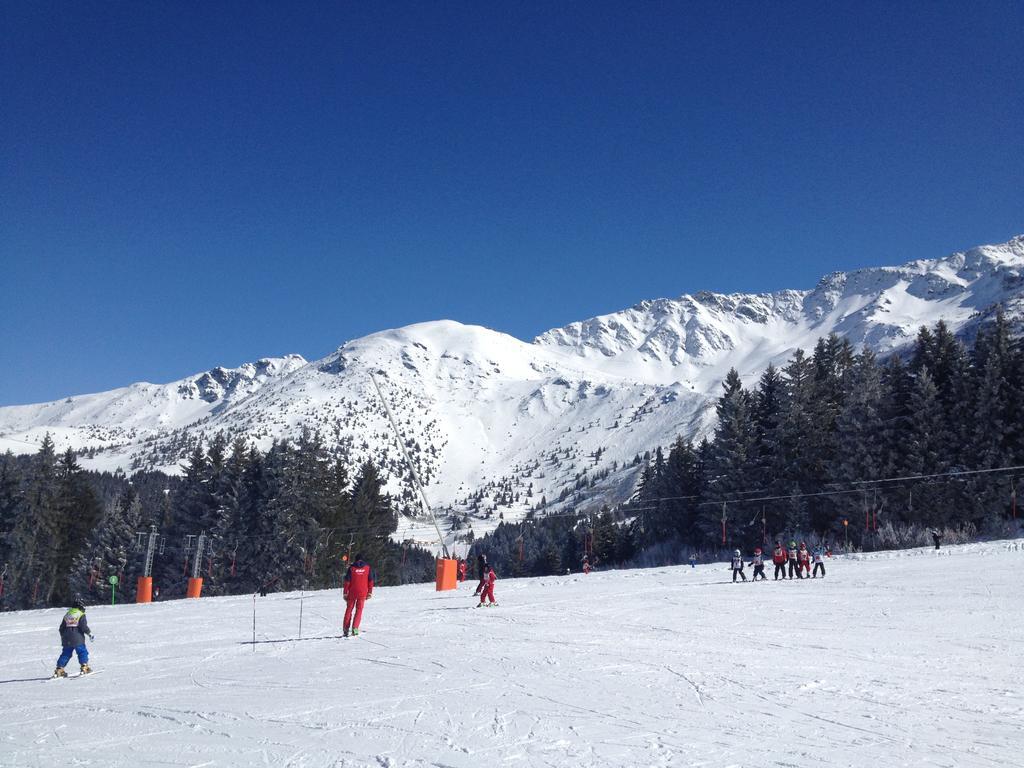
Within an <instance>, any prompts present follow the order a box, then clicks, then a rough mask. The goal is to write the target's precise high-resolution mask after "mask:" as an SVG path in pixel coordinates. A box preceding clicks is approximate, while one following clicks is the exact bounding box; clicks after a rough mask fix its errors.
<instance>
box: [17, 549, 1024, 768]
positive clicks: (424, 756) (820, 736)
mask: <svg viewBox="0 0 1024 768" xmlns="http://www.w3.org/2000/svg"><path fill="white" fill-rule="evenodd" d="M1022 565H1024V543H1021V542H1014V541H1012V542H993V543H988V544H976V545H967V546H960V547H949V548H946V549H943V550H942V551H940V552H935V551H934V550H923V549H921V550H908V551H905V552H898V553H879V554H874V555H858V556H853V557H848V558H838V559H836V560H833V561H830V562H829V563H828V564H827V567H828V569H829V571H828V577H827V578H826V579H824V580H822V579H819V580H810V581H806V582H779V583H775V582H772V581H769V582H762V583H758V584H752V583H746V584H744V583H739V584H736V585H733V584H732V583H731V582H728V579H729V578H730V574H729V571H728V569H727V567H726V565H725V564H720V565H714V566H700V567H698V568H696V569H690V568H689V566H683V567H673V568H657V569H649V570H634V571H605V572H595V573H592V574H590V575H589V576H583V575H579V574H576V575H567V576H559V577H548V578H541V579H518V580H500V581H499V582H498V585H497V586H498V588H497V597H498V601H499V603H500V605H499V607H497V608H493V609H492V608H487V609H482V610H475V609H473V606H474V605H475V603H476V599H475V598H474V597H473V596H472V589H473V585H474V582H469V581H467V582H466V583H464V584H463V585H462V586H461V587H460V589H459V590H458V591H456V592H447V593H436V592H434V591H433V590H432V587H431V586H430V585H415V586H407V587H394V588H384V587H382V588H379V589H378V590H376V591H375V593H374V599H373V600H372V601H370V603H368V605H367V608H366V613H365V615H364V622H365V624H364V628H363V629H364V634H363V635H362V636H360V637H358V638H352V639H348V640H345V639H342V638H340V637H339V636H338V635H339V628H340V621H341V615H342V603H341V599H340V595H339V594H338V592H336V591H334V592H330V591H325V592H313V593H307V594H306V598H305V605H304V611H305V613H304V618H303V638H302V639H301V640H299V639H296V638H297V630H298V606H299V603H298V600H297V595H296V594H295V593H291V594H279V595H272V596H269V597H266V598H260V599H258V600H257V604H256V605H257V611H258V614H257V641H258V642H257V644H256V645H255V650H254V646H253V645H252V643H251V628H252V603H253V601H252V598H251V597H227V598H212V599H202V600H178V601H170V602H166V603H157V604H153V605H148V606H135V605H124V606H117V607H114V608H111V607H110V606H96V607H93V608H90V609H89V615H90V624H91V625H92V626H93V627H94V629H95V631H96V633H97V637H98V638H99V639H98V641H97V642H95V643H93V644H91V648H90V653H91V655H92V663H93V664H94V666H96V667H97V668H98V669H101V670H102V671H103V673H104V674H102V675H98V676H97V677H96V678H94V679H85V680H81V681H75V682H71V681H63V680H56V681H44V680H43V679H40V678H43V677H44V676H45V675H47V674H49V672H50V671H51V670H52V666H53V660H54V659H55V658H56V655H57V653H58V651H59V648H58V637H57V632H56V631H55V628H56V626H57V623H58V621H59V619H60V615H61V613H62V612H61V611H59V610H47V611H33V612H27V611H26V612H19V613H7V614H2V615H0V765H2V766H19V767H20V766H41V767H42V766H53V765H56V764H63V765H72V766H112V767H115V768H122V767H123V768H129V767H134V766H195V767H197V768H198V766H293V767H296V768H299V767H301V768H314V767H315V766H337V767H341V766H345V767H349V766H352V767H354V766H379V767H382V768H420V767H437V768H442V767H444V768H468V767H470V766H472V767H473V768H479V766H487V765H502V766H504V765H510V766H516V765H522V766H531V768H532V767H533V766H557V767H558V768H563V767H565V766H595V765H600V766H747V765H758V766H780V767H781V766H795V767H796V768H803V767H804V766H819V765H829V766H873V765H876V764H880V763H884V764H885V765H896V766H957V767H960V766H979V767H980V766H1006V767H1007V768H1010V767H1011V766H1013V767H1016V766H1020V765H1021V764H1022V754H1024V695H1022V693H1021V689H1020V685H1019V681H1018V680H1017V679H1016V678H1017V672H1018V671H1019V669H1020V659H1021V658H1022V657H1024V631H1022V630H1024V616H1022V613H1021V611H1020V610H1019V607H1020V596H1019V595H1020V592H1019V586H1020V577H1019V573H1020V569H1021V566H1022ZM72 670H74V662H72Z"/></svg>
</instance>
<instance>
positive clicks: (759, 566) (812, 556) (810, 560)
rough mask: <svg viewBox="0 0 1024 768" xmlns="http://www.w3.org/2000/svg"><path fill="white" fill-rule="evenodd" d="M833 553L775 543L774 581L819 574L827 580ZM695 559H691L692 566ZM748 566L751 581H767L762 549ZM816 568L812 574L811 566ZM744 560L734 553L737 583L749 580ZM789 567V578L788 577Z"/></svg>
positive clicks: (818, 548) (733, 574)
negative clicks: (828, 566) (826, 572)
mask: <svg viewBox="0 0 1024 768" xmlns="http://www.w3.org/2000/svg"><path fill="white" fill-rule="evenodd" d="M831 556H832V553H831V551H829V550H827V549H825V548H824V547H822V546H818V547H815V549H814V551H813V552H811V551H809V550H808V549H807V545H806V544H805V543H804V542H802V541H801V542H800V546H799V547H797V543H796V542H795V541H791V542H789V549H786V548H785V547H783V546H782V542H781V541H776V542H775V549H773V550H772V553H771V559H772V563H773V564H774V565H775V576H774V581H778V580H779V579H780V578H782V579H787V578H789V579H803V578H804V575H805V574H806V576H807V578H811V579H816V578H818V574H819V573H821V578H825V558H826V557H831ZM692 560H693V558H691V564H692ZM747 564H748V565H751V566H753V568H754V575H753V577H752V578H751V581H758V579H759V578H760V580H761V581H767V580H768V577H767V576H765V573H764V566H765V556H764V553H763V552H762V551H761V548H760V547H757V548H755V549H754V556H753V558H752V559H751V560H750V562H749V563H747ZM812 565H813V566H814V570H813V572H812V570H811V566H812ZM743 567H744V558H743V555H742V553H741V552H740V551H739V550H738V549H737V550H736V551H735V552H733V556H732V565H731V566H730V568H731V569H732V580H733V582H735V581H736V579H737V577H739V578H740V579H742V580H743V581H746V580H747V576H746V574H745V573H744V572H743ZM787 567H788V576H787Z"/></svg>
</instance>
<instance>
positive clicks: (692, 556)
mask: <svg viewBox="0 0 1024 768" xmlns="http://www.w3.org/2000/svg"><path fill="white" fill-rule="evenodd" d="M690 567H691V568H696V567H697V553H696V552H691V553H690Z"/></svg>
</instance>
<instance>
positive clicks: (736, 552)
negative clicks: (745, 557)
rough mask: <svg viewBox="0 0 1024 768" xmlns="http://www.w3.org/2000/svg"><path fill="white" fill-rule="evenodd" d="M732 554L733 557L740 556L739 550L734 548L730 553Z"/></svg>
mask: <svg viewBox="0 0 1024 768" xmlns="http://www.w3.org/2000/svg"><path fill="white" fill-rule="evenodd" d="M732 556H733V557H739V556H740V551H739V550H738V549H737V550H734V551H733V553H732Z"/></svg>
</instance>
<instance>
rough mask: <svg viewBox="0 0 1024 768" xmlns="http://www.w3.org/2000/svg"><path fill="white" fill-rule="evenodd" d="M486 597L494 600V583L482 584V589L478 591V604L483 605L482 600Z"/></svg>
mask: <svg viewBox="0 0 1024 768" xmlns="http://www.w3.org/2000/svg"><path fill="white" fill-rule="evenodd" d="M488 599H490V601H491V602H492V603H493V602H494V585H493V584H486V585H484V591H483V592H481V593H480V605H483V604H484V601H486V600H488Z"/></svg>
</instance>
